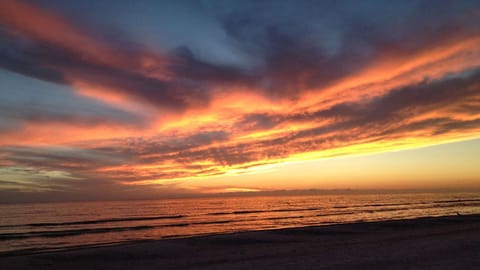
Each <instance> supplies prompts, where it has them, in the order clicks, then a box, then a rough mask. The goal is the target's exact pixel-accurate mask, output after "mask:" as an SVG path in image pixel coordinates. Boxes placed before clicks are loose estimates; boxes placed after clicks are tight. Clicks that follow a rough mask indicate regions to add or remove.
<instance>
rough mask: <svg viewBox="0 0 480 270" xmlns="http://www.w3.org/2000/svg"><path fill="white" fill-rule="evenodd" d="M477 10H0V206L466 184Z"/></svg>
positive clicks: (430, 5)
mask: <svg viewBox="0 0 480 270" xmlns="http://www.w3.org/2000/svg"><path fill="white" fill-rule="evenodd" d="M479 156H480V2H478V1H441V0H440V1H415V0H411V1H388V2H387V1H326V0H325V1H153V0H152V1H124V0H120V1H117V0H115V1H114V0H103V1H95V0H84V1H63V0H36V1H16V0H2V1H1V2H0V198H2V199H0V202H20V201H44V200H69V199H75V200H76V199H85V200H89V199H92V200H93V199H125V198H139V199H141V198H157V197H158V198H160V197H171V196H182V195H188V194H205V193H219V192H220V193H222V192H242V191H271V190H279V189H282V190H298V189H346V188H353V189H377V188H378V189H383V188H385V189H389V188H399V189H400V188H480V169H479V167H480V166H478V164H477V162H476V161H477V159H478V157H479Z"/></svg>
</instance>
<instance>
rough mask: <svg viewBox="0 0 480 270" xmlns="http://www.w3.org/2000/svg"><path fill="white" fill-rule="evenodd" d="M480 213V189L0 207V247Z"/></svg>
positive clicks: (58, 245)
mask: <svg viewBox="0 0 480 270" xmlns="http://www.w3.org/2000/svg"><path fill="white" fill-rule="evenodd" d="M457 213H462V214H472V213H480V194H474V193H470V194H468V193H454V194H447V193H439V194H418V193H417V194H382V195H315V196H313V195H312V196H278V197H274V196H270V197H231V198H196V199H172V200H156V201H122V202H75V203H43V204H19V205H0V217H1V219H0V252H2V251H3V252H4V251H13V250H23V249H52V248H65V247H72V246H80V245H97V244H109V243H118V242H125V241H134V240H147V239H160V238H170V237H186V236H193V235H202V234H212V233H228V232H238V231H247V230H264V229H275V228H287V227H299V226H312V225H322V224H334V223H347V222H356V221H377V220H390V219H404V218H414V217H422V216H441V215H452V214H453V215H454V214H457Z"/></svg>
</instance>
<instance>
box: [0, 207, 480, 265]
mask: <svg viewBox="0 0 480 270" xmlns="http://www.w3.org/2000/svg"><path fill="white" fill-rule="evenodd" d="M0 244H1V243H0ZM0 269H2V270H3V269H5V270H7V269H8V270H15V269H68V270H76V269H106V270H108V269H122V270H123V269H250V270H253V269H295V270H301V269H480V215H468V216H449V217H434V218H419V219H412V220H400V221H384V222H371V223H355V224H342V225H329V226H319V227H304V228H293V229H280V230H270V231H256V232H243V233H234V234H224V235H210V236H200V237H193V238H184V239H169V240H158V241H148V242H136V243H129V244H122V245H116V246H108V247H90V248H80V249H74V250H67V251H59V252H49V253H40V254H12V253H10V254H0Z"/></svg>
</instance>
